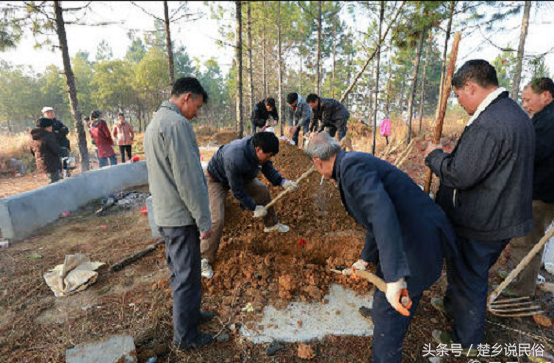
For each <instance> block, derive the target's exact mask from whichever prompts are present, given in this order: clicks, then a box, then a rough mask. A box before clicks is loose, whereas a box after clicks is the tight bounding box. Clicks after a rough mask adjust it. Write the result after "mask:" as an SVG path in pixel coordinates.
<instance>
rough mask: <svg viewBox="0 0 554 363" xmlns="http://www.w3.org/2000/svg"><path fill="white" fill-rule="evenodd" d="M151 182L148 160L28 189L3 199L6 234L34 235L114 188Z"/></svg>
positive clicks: (0, 219)
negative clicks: (62, 216) (147, 167)
mask: <svg viewBox="0 0 554 363" xmlns="http://www.w3.org/2000/svg"><path fill="white" fill-rule="evenodd" d="M145 184H148V173H147V170H146V162H144V161H141V162H137V163H132V164H131V163H127V164H119V165H114V166H110V167H105V168H102V169H99V170H92V171H87V172H85V173H81V174H79V175H76V176H74V177H71V178H68V179H64V180H61V181H59V182H57V183H54V184H49V185H45V186H43V187H41V188H38V189H35V190H32V191H28V192H25V193H21V194H17V195H13V196H11V197H8V198H3V199H0V229H1V231H2V237H3V238H4V239H7V240H9V241H11V242H14V241H17V240H20V239H23V238H25V237H27V236H30V235H31V234H33V232H35V231H36V230H37V229H39V228H41V227H44V226H46V225H47V224H49V223H52V222H54V221H56V220H57V219H58V218H59V216H60V214H61V213H63V212H65V211H69V212H71V211H74V210H77V209H78V208H80V207H81V206H83V205H85V204H87V203H89V202H90V201H92V200H94V199H98V198H101V197H104V196H107V195H109V194H111V193H113V192H116V191H119V190H122V189H127V188H132V187H136V186H140V185H145Z"/></svg>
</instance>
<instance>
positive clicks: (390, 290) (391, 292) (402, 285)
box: [385, 277, 412, 316]
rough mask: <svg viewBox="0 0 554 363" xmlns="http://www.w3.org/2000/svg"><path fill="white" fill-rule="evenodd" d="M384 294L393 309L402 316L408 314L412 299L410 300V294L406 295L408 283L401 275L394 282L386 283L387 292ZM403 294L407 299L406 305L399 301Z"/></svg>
mask: <svg viewBox="0 0 554 363" xmlns="http://www.w3.org/2000/svg"><path fill="white" fill-rule="evenodd" d="M385 295H386V296H387V301H388V302H389V304H390V305H391V306H392V307H393V309H395V310H396V311H398V312H399V313H400V314H402V315H404V316H410V311H409V309H410V308H411V307H412V300H410V296H409V295H408V285H407V284H406V280H405V279H404V278H403V277H402V278H401V279H400V280H398V281H396V282H389V283H387V292H386V293H385ZM404 296H406V297H407V300H408V301H407V303H406V305H403V304H402V302H401V301H402V300H403V299H402V298H403V297H404ZM404 300H405V299H404Z"/></svg>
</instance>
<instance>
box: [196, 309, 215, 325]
mask: <svg viewBox="0 0 554 363" xmlns="http://www.w3.org/2000/svg"><path fill="white" fill-rule="evenodd" d="M215 315H216V314H215V313H214V312H213V311H210V310H200V319H198V323H199V324H204V323H207V322H208V321H210V320H212V319H213V318H215Z"/></svg>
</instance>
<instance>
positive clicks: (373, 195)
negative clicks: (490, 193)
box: [305, 132, 456, 363]
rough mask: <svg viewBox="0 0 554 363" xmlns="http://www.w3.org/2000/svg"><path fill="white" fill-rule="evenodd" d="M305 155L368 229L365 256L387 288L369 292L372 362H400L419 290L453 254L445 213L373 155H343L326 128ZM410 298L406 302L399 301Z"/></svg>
mask: <svg viewBox="0 0 554 363" xmlns="http://www.w3.org/2000/svg"><path fill="white" fill-rule="evenodd" d="M305 152H306V153H307V154H308V155H309V156H310V157H311V158H312V161H313V163H314V166H315V169H316V170H317V171H318V172H319V173H320V174H321V175H322V176H323V177H325V178H327V179H333V180H334V181H335V182H336V183H337V186H338V189H339V190H340V195H341V199H342V203H343V205H344V207H345V208H346V211H347V212H348V213H349V214H350V215H351V216H352V217H354V219H355V220H356V222H358V223H359V224H361V225H363V226H364V227H365V228H366V239H365V244H364V248H363V251H362V259H361V260H359V261H358V262H356V264H355V267H357V268H358V269H365V267H366V266H367V263H368V262H372V263H376V264H377V275H378V276H379V277H381V278H383V279H384V280H385V283H386V289H385V290H386V292H382V291H380V290H377V289H376V290H375V294H374V297H373V323H374V325H375V328H374V331H373V339H374V344H373V362H387V363H394V362H398V363H400V362H401V359H402V341H403V340H404V336H405V335H406V332H407V330H408V326H409V324H410V321H411V319H412V317H413V314H414V312H415V311H416V309H417V305H418V303H419V300H420V298H421V295H422V294H423V291H424V290H426V289H428V288H429V287H430V286H431V285H432V284H433V283H434V282H435V281H436V280H437V279H438V278H439V277H440V275H441V270H442V260H443V256H444V255H453V254H455V253H456V250H455V246H454V241H455V235H454V232H453V230H452V228H451V227H450V224H449V223H448V220H447V219H446V215H445V214H444V213H443V212H442V211H441V210H440V208H439V207H438V206H437V205H436V204H435V203H433V201H432V200H431V199H430V198H429V197H428V196H427V195H425V194H424V193H423V191H422V190H421V189H420V188H419V187H418V186H417V184H415V183H414V182H413V181H412V179H410V177H409V176H408V175H406V174H405V173H403V172H402V171H400V170H398V169H397V168H396V167H395V166H393V165H391V164H389V163H387V162H385V161H383V160H381V159H378V158H376V157H374V156H372V155H370V154H366V153H361V152H346V151H344V150H341V148H340V145H339V143H338V142H337V141H336V140H335V139H334V138H332V137H331V136H330V135H329V134H328V133H326V132H322V133H318V134H315V135H313V136H312V138H311V140H310V142H309V144H308V146H307V148H306V149H305ZM407 295H409V297H410V299H411V302H409V301H408V303H407V304H405V305H403V304H402V303H401V298H403V297H405V296H407Z"/></svg>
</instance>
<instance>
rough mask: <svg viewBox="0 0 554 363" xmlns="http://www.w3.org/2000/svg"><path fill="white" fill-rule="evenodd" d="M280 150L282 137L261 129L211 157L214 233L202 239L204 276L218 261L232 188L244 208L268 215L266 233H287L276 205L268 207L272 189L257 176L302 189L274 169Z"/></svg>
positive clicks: (209, 176)
mask: <svg viewBox="0 0 554 363" xmlns="http://www.w3.org/2000/svg"><path fill="white" fill-rule="evenodd" d="M278 153H279V139H278V138H277V136H275V134H274V133H272V132H258V133H256V134H254V135H253V136H247V137H245V138H243V139H240V140H235V141H233V142H231V143H229V144H227V145H223V146H222V147H220V148H219V150H218V151H217V152H216V154H215V155H214V156H213V157H212V159H211V160H210V163H209V164H208V168H207V170H206V173H205V175H206V180H207V181H208V191H209V193H210V210H211V214H212V226H213V234H212V235H211V237H210V238H208V239H206V240H202V243H201V246H200V249H201V253H202V276H204V277H205V278H208V279H209V278H211V277H212V276H213V270H212V267H211V265H212V264H213V263H214V261H215V257H216V254H217V249H218V248H219V242H220V240H221V235H222V234H223V225H224V223H225V197H226V196H227V192H228V191H229V189H230V190H231V192H232V193H233V196H234V197H235V198H236V199H237V200H238V201H239V202H240V204H241V207H242V208H244V209H246V210H249V211H252V212H254V217H255V218H261V217H264V225H265V228H264V232H268V233H269V232H274V231H277V232H281V233H286V232H288V231H289V227H288V226H286V225H284V224H281V223H279V221H278V219H277V216H276V215H275V210H274V209H273V207H271V208H269V209H267V210H266V209H265V208H264V205H266V204H267V203H269V202H270V200H271V198H270V195H269V191H268V190H267V187H266V186H265V184H264V183H262V182H261V181H259V180H258V179H256V176H257V175H258V174H259V173H260V171H261V172H262V174H264V176H265V177H266V178H267V180H269V181H270V182H271V184H273V185H275V186H279V185H280V186H282V187H283V188H285V189H288V188H292V189H293V190H296V189H298V185H297V184H296V183H295V182H294V181H292V180H287V179H284V178H283V177H281V175H280V174H279V172H277V170H275V168H273V163H272V162H271V158H272V157H273V156H275V155H277V154H278Z"/></svg>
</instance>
